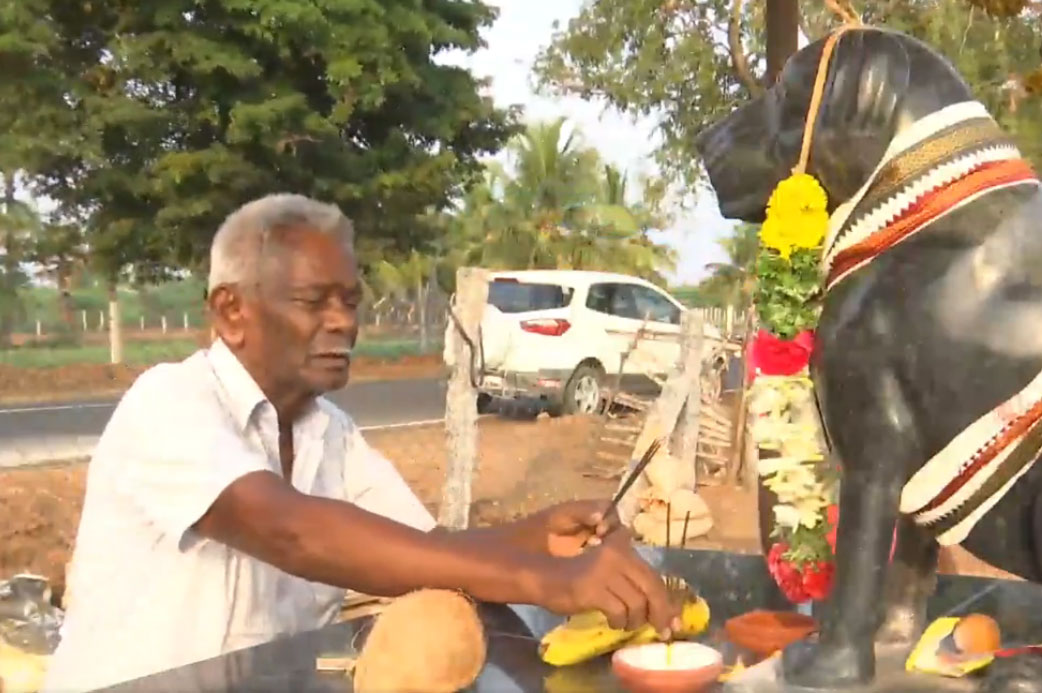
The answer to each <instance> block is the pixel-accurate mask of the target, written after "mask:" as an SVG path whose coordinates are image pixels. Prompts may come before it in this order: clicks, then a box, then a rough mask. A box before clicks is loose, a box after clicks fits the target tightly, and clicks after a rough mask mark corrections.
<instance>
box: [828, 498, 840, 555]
mask: <svg viewBox="0 0 1042 693" xmlns="http://www.w3.org/2000/svg"><path fill="white" fill-rule="evenodd" d="M825 520H826V522H828V525H829V527H831V529H830V530H829V531H828V534H826V535H825V541H827V542H828V543H829V547H830V548H831V549H832V555H833V556H835V555H836V535H837V534H838V533H839V506H838V505H836V504H835V503H833V504H832V505H830V506H829V507H828V508H827V509H826V510H825Z"/></svg>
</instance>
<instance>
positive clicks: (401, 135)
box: [0, 0, 515, 325]
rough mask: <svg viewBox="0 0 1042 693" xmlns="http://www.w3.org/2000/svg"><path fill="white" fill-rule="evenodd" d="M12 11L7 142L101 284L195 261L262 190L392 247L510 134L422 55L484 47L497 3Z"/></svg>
mask: <svg viewBox="0 0 1042 693" xmlns="http://www.w3.org/2000/svg"><path fill="white" fill-rule="evenodd" d="M7 5H16V7H12V8H8V9H6V10H5V11H3V12H0V65H7V64H16V65H19V66H21V67H23V68H25V69H23V70H9V71H7V72H6V73H5V74H7V75H8V79H7V80H5V81H6V82H10V83H11V84H7V85H5V86H4V87H3V89H2V90H0V101H7V100H8V98H9V95H11V94H16V92H18V90H21V91H23V92H26V93H31V94H32V95H33V96H34V98H32V99H26V100H25V102H24V106H23V110H22V112H21V114H20V116H19V123H17V124H16V125H17V127H16V128H15V129H14V130H13V131H12V132H11V135H12V136H11V137H10V138H7V139H5V140H4V144H5V146H8V147H9V151H8V152H7V153H10V154H11V158H12V159H15V158H17V161H18V166H20V167H24V169H25V170H26V171H27V173H28V178H29V181H30V182H31V183H32V185H33V189H34V190H35V191H36V192H39V193H42V194H46V195H47V196H49V197H50V198H52V199H54V200H56V201H58V202H59V205H60V209H59V212H60V215H61V220H62V221H64V222H71V221H77V222H79V223H80V224H81V225H82V227H83V228H84V230H85V234H86V240H87V244H88V246H89V248H90V253H91V257H92V260H93V262H94V265H95V267H96V269H97V270H98V271H99V272H101V273H103V274H104V275H105V276H106V278H107V280H108V281H109V284H110V287H111V288H112V292H113V296H114V295H115V294H114V287H115V283H116V282H117V281H119V280H120V278H121V277H122V276H123V273H125V272H126V270H127V268H128V267H133V268H134V274H135V276H137V277H148V276H151V277H161V276H163V275H164V274H165V273H166V272H167V270H169V269H170V268H171V267H188V268H193V269H199V268H201V267H202V266H203V265H205V261H206V250H207V248H208V246H209V242H210V239H211V237H212V234H213V233H214V231H215V230H216V228H217V226H218V225H219V223H220V221H221V220H222V219H223V218H224V217H225V216H226V215H227V214H228V213H229V212H231V211H232V210H233V209H234V208H235V207H237V206H238V205H240V204H242V203H244V202H246V201H248V200H250V199H254V198H256V197H259V196H261V195H264V194H267V193H270V192H275V191H283V190H289V191H293V192H300V193H304V194H307V195H311V196H313V197H317V198H320V199H323V200H327V201H330V202H334V203H336V204H338V205H339V206H340V207H341V208H342V209H343V210H344V211H345V212H346V213H347V214H348V215H349V216H351V217H352V218H353V219H354V221H355V225H356V228H357V231H358V235H359V237H360V239H361V243H360V248H362V249H366V248H368V247H372V246H367V245H366V243H365V240H366V239H370V238H376V239H381V240H383V241H385V242H389V244H390V245H391V246H393V247H395V248H397V249H399V250H401V251H404V250H406V249H407V248H408V247H409V246H411V245H412V244H413V243H414V242H416V241H417V240H421V239H417V238H416V237H415V233H416V230H417V229H421V228H423V226H422V225H418V224H415V223H414V220H415V218H416V216H417V215H419V214H422V213H423V212H424V211H425V210H426V209H427V208H428V207H430V206H434V207H443V206H445V205H446V204H448V202H449V201H450V200H451V199H453V198H454V197H456V196H458V195H459V194H461V193H462V192H463V191H464V190H465V188H466V186H467V185H468V184H469V182H470V181H471V180H472V178H473V176H474V175H476V174H477V173H478V172H479V171H480V163H479V157H480V156H482V155H484V154H487V153H491V152H493V151H496V150H497V149H498V148H499V147H500V146H501V144H502V143H503V142H504V141H505V140H506V139H507V138H508V137H509V135H510V134H511V133H512V132H513V120H514V117H515V116H514V113H513V111H502V110H498V109H496V108H494V106H493V105H492V103H491V101H490V100H489V99H488V98H485V97H483V96H481V95H480V93H479V87H480V85H479V84H478V83H477V82H476V81H475V79H474V78H473V77H472V76H471V75H470V74H469V73H467V72H466V71H464V70H462V69H459V68H456V67H452V66H446V65H441V64H439V63H438V62H436V58H437V56H438V54H439V53H442V52H444V51H446V50H450V49H455V48H458V49H463V50H467V51H470V50H474V49H476V48H478V47H479V46H480V45H481V40H480V35H479V32H480V29H481V28H482V27H484V26H486V25H488V24H489V23H490V22H491V21H492V20H493V18H494V16H495V13H494V11H493V10H492V9H490V8H489V7H487V6H486V5H484V4H482V3H480V2H472V1H469V0H468V1H465V0H438V1H437V2H433V1H425V2H416V1H415V0H385V1H382V2H376V1H375V0H330V1H329V2H323V3H315V2H313V1H311V0H271V1H270V2H262V3H258V2H253V1H252V0H249V1H248V0H205V1H201V0H156V1H155V2H147V3H129V2H121V1H118V0H101V1H96V2H86V3H68V2H65V0H19V2H18V3H14V2H13V0H5V1H4V6H5V7H6V6H7ZM23 34H24V35H28V36H37V37H38V40H35V41H34V42H32V43H30V44H28V45H26V42H25V41H20V40H19V37H20V36H22V35H23ZM30 68H31V69H30ZM40 85H43V86H40ZM11 98H14V97H13V96H12V97H11ZM34 126H35V127H37V128H38V130H37V132H36V133H31V132H30V131H31V130H32V128H33V127H34ZM30 135H33V136H30ZM11 141H17V142H20V143H22V144H19V145H18V146H17V147H15V146H14V145H12V144H11ZM25 143H28V144H25ZM4 154H5V152H0V165H2V161H3V157H4ZM15 154H17V155H18V156H17V157H15V156H14V155H15ZM376 247H382V246H380V245H377V246H376ZM362 259H363V261H364V262H370V261H371V260H372V256H363V258H362ZM114 323H115V324H117V325H118V321H114Z"/></svg>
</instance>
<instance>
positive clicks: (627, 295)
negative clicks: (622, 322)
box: [586, 283, 641, 320]
mask: <svg viewBox="0 0 1042 693" xmlns="http://www.w3.org/2000/svg"><path fill="white" fill-rule="evenodd" d="M635 288H638V287H636V286H635V285H633V284H616V283H611V284H607V283H605V284H592V285H590V292H589V294H588V295H587V297H586V307H587V308H589V309H590V310H595V311H597V312H598V313H605V314H607V315H615V316H617V317H620V318H631V319H634V320H639V319H640V318H641V315H640V311H639V310H638V308H637V302H636V300H635V298H634V294H633V289H635Z"/></svg>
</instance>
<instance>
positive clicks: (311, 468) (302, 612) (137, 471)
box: [44, 340, 435, 693]
mask: <svg viewBox="0 0 1042 693" xmlns="http://www.w3.org/2000/svg"><path fill="white" fill-rule="evenodd" d="M293 448H294V452H295V458H294V462H293V478H292V480H291V483H292V484H293V486H294V487H295V488H296V489H297V490H299V491H301V492H303V493H308V494H311V495H315V496H322V497H326V498H334V499H337V500H344V501H348V502H350V503H354V504H356V505H358V506H359V507H361V508H364V509H366V510H368V511H370V512H374V513H378V514H380V515H383V516H385V517H388V518H391V519H393V520H396V521H398V522H401V523H403V524H406V525H410V526H412V527H415V528H417V529H420V530H422V531H429V530H431V529H432V528H433V527H434V526H435V521H434V518H432V517H431V515H430V513H429V512H428V511H427V509H426V508H425V507H424V506H423V504H422V503H421V502H420V501H419V500H418V499H417V498H416V496H415V495H414V494H413V492H412V491H411V490H410V489H409V486H408V484H406V482H405V481H404V480H403V479H402V477H401V476H400V475H399V474H398V471H397V470H396V469H395V468H394V466H393V465H392V464H391V462H390V461H388V460H387V459H386V458H385V457H384V456H383V455H381V454H380V453H379V452H377V451H376V450H374V449H373V448H371V447H370V446H369V445H368V444H367V443H366V442H365V440H364V439H363V438H362V435H361V433H360V431H359V430H358V427H357V426H355V424H354V422H353V421H352V420H351V419H350V418H349V417H348V416H347V415H346V414H345V413H344V412H343V411H341V410H340V409H339V408H338V407H336V406H335V405H334V404H332V403H331V402H329V401H328V400H325V399H323V398H319V399H318V400H317V401H316V402H315V403H314V405H313V406H312V407H311V408H310V409H309V411H308V412H307V413H306V414H305V415H304V416H303V417H302V418H301V419H300V420H299V421H298V422H297V423H296V424H295V425H294V427H293ZM281 470H282V467H281V464H280V461H279V445H278V425H277V421H276V415H275V410H274V408H273V407H272V405H271V403H270V402H268V401H267V399H266V398H265V396H264V394H263V393H262V392H261V390H260V388H259V387H258V386H257V384H256V382H255V381H254V380H253V378H252V377H251V376H250V375H249V373H248V372H247V371H246V369H245V368H244V367H243V366H242V365H241V364H240V363H239V360H238V359H237V358H236V356H235V355H234V354H233V353H232V352H231V351H230V350H229V349H228V348H227V346H226V345H225V344H224V343H223V342H222V341H220V340H217V341H216V342H215V343H214V344H213V346H211V348H210V349H208V350H201V351H199V352H196V353H195V354H193V355H192V356H190V357H189V358H188V359H186V360H185V361H182V362H180V363H171V364H162V365H159V366H155V367H153V368H151V369H149V370H148V371H146V372H145V373H143V374H142V375H141V376H140V377H139V378H138V379H137V381H136V382H135V383H134V385H133V387H131V388H130V390H129V391H127V393H126V395H124V397H123V399H122V400H121V401H120V403H119V405H118V406H117V407H116V410H115V412H114V413H113V415H112V418H111V420H110V421H109V423H108V425H107V426H106V428H105V431H104V433H103V434H102V436H101V439H100V440H99V442H98V446H97V448H96V450H95V452H94V456H93V458H92V459H91V462H90V465H89V467H88V471H87V492H86V497H85V500H84V506H83V515H82V517H81V519H80V526H79V531H78V534H77V537H76V546H75V549H74V553H73V557H72V563H71V566H70V574H69V577H68V586H67V589H68V590H69V599H70V603H69V610H68V612H67V613H66V619H65V623H64V626H63V630H62V641H61V644H60V645H59V646H58V649H57V651H56V652H55V654H54V656H53V658H52V661H51V664H50V667H49V671H48V676H47V683H46V685H45V686H44V690H45V691H54V692H56V693H57V692H62V693H64V692H66V691H86V690H92V689H95V688H100V687H104V686H108V685H112V684H115V683H118V682H121V681H126V680H129V679H132V678H137V677H140V676H144V675H147V674H152V673H156V672H159V671H163V670H167V669H171V668H174V667H178V666H181V665H184V664H188V663H191V662H196V661H200V660H203V659H208V658H211V657H215V656H217V655H220V654H223V653H225V652H229V651H232V650H237V649H240V648H244V647H250V646H253V645H257V644H260V643H263V642H267V641H270V640H273V639H275V638H277V637H281V636H287V635H292V634H294V633H299V632H301V631H305V630H311V629H314V628H318V627H321V626H323V625H326V624H328V623H329V622H331V621H332V619H333V618H334V617H335V615H336V614H337V612H338V609H339V607H340V604H341V602H342V601H343V598H344V595H345V591H344V590H342V589H340V588H336V587H330V586H328V585H323V584H319V583H312V582H308V581H307V580H304V579H301V578H298V577H294V576H292V575H289V574H287V573H284V572H283V571H281V570H279V569H278V568H275V567H274V566H271V565H269V564H267V563H264V562H262V561H259V560H256V559H254V558H252V557H250V556H248V555H246V554H244V553H241V552H239V551H236V550H234V549H232V548H230V547H228V546H226V545H224V544H221V543H218V542H215V541H211V540H209V539H205V538H203V537H201V536H199V535H198V534H196V533H195V532H194V531H193V530H192V526H193V525H194V524H195V523H196V522H197V521H198V520H199V518H201V517H202V516H203V514H204V513H205V512H206V511H207V509H209V507H210V506H211V504H212V503H213V502H214V500H216V499H217V496H218V495H219V494H220V493H221V492H222V491H223V490H224V489H225V488H227V487H228V485H229V484H231V483H232V482H233V481H235V480H236V479H239V478H240V477H242V476H243V475H245V474H250V473H252V472H257V471H270V472H274V473H276V474H278V475H280V476H281V475H282V471H281ZM357 548H358V549H359V550H362V548H363V547H357Z"/></svg>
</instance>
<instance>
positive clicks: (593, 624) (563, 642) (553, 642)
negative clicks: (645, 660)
mask: <svg viewBox="0 0 1042 693" xmlns="http://www.w3.org/2000/svg"><path fill="white" fill-rule="evenodd" d="M633 635H634V633H633V632H632V631H627V630H620V629H618V628H612V627H611V626H609V625H608V619H607V617H606V616H605V615H604V614H602V613H601V612H599V611H587V612H585V613H581V614H576V615H575V616H572V617H570V618H569V619H568V620H567V621H565V622H564V623H562V624H561V625H559V626H557V627H556V628H554V629H553V630H551V631H550V632H549V633H547V634H546V635H544V636H543V639H542V640H541V641H540V643H539V656H540V657H542V659H543V661H544V662H546V663H547V664H552V665H553V666H557V667H561V666H568V665H569V664H578V663H580V662H585V661H587V660H589V659H593V658H594V657H598V656H600V655H602V654H605V653H606V652H611V651H612V650H614V649H616V648H618V647H619V646H621V645H622V644H624V643H625V642H626V641H627V640H629V639H630V638H631V637H633Z"/></svg>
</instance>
